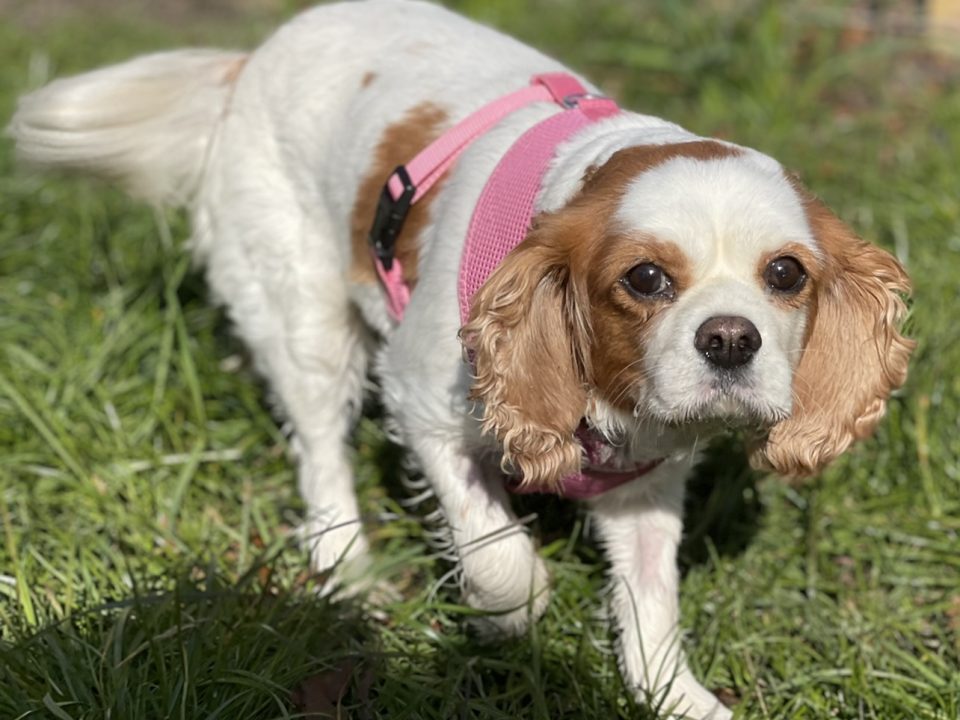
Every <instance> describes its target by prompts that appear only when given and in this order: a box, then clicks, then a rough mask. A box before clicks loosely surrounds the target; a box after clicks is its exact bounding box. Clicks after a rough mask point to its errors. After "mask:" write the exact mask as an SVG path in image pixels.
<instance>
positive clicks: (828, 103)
mask: <svg viewBox="0 0 960 720" xmlns="http://www.w3.org/2000/svg"><path fill="white" fill-rule="evenodd" d="M450 4H452V5H453V6H455V7H458V8H459V9H461V10H463V11H464V12H466V13H468V14H470V15H472V16H474V17H477V18H479V19H481V20H484V21H486V22H489V23H492V24H494V25H496V26H498V27H501V28H503V29H504V30H506V31H509V32H511V33H513V34H515V35H517V36H519V37H521V38H522V39H524V40H526V41H528V42H530V43H532V44H534V45H537V46H539V47H542V48H544V49H545V50H547V51H549V52H551V53H552V54H555V55H557V56H559V57H561V58H562V59H564V60H565V61H567V62H568V63H569V64H571V65H572V66H574V67H576V68H578V69H581V70H584V71H587V72H588V73H589V74H590V75H591V76H592V77H594V78H595V79H597V80H598V81H599V82H600V83H601V84H602V85H603V86H604V87H605V88H606V89H607V91H608V92H610V93H611V94H614V95H615V96H617V97H618V98H619V99H620V100H622V101H623V104H625V105H627V106H629V107H632V108H634V109H638V110H641V111H644V112H650V113H653V114H657V115H661V116H664V117H667V118H669V119H671V120H674V121H676V122H679V123H681V124H683V125H685V126H687V127H688V128H690V129H692V130H694V131H696V132H698V133H701V134H704V135H717V136H720V137H723V138H727V139H730V140H734V141H736V142H739V143H742V144H745V145H751V146H754V147H757V148H758V149H760V150H763V151H765V152H767V153H769V154H771V155H773V156H775V157H777V158H779V159H780V160H781V161H782V162H783V163H784V164H785V165H786V166H788V167H790V168H793V169H795V170H796V171H798V172H799V173H800V174H801V176H802V177H803V178H804V179H805V181H806V182H807V184H808V185H810V186H811V187H812V188H813V189H814V190H815V191H816V192H817V193H818V194H819V195H821V196H822V197H823V198H824V199H825V200H826V201H827V202H828V203H829V204H831V205H832V206H833V207H834V208H835V209H836V210H837V211H838V212H839V213H840V214H841V215H842V216H843V217H844V218H846V219H847V220H848V221H849V222H850V223H851V224H852V225H853V226H854V227H855V228H856V229H857V230H858V231H859V232H861V233H862V234H863V235H865V236H866V237H868V238H870V239H871V240H872V241H874V242H876V243H879V244H880V245H883V246H884V247H887V248H888V249H891V250H892V251H894V252H895V253H896V254H897V255H898V257H899V258H900V259H901V260H902V261H903V262H904V263H905V265H906V266H907V268H908V270H909V272H910V274H911V276H912V278H913V281H914V285H915V292H914V299H913V303H912V308H913V309H912V314H911V317H910V320H909V328H910V333H911V334H912V335H913V336H914V337H915V338H916V339H917V340H918V342H919V346H918V349H917V352H916V354H915V356H914V362H913V364H912V368H911V374H910V379H909V381H908V383H907V386H906V387H905V388H904V390H903V391H902V392H900V393H899V394H898V395H897V396H896V397H895V398H894V399H893V400H892V402H891V403H890V410H889V414H888V416H887V419H886V420H885V421H884V423H883V424H882V425H881V427H880V429H879V431H878V432H877V434H876V436H875V437H874V438H873V439H872V440H870V441H869V442H866V443H863V444H862V445H860V446H858V447H857V448H856V450H854V451H853V452H851V453H849V454H848V455H847V456H845V457H844V458H843V459H842V460H840V461H839V462H837V463H836V464H835V465H834V466H833V467H832V468H831V469H830V470H828V471H827V472H826V473H824V474H823V475H822V476H820V477H817V478H815V479H813V480H810V481H808V482H806V483H803V484H800V485H790V484H787V483H785V482H783V481H781V480H778V479H777V478H774V477H765V476H762V475H759V474H757V473H754V472H752V471H750V470H749V469H748V468H747V467H746V464H745V461H744V460H743V457H742V452H741V450H740V448H739V446H738V444H737V443H736V442H735V441H732V442H725V443H722V444H719V445H717V446H716V447H715V448H713V449H712V451H711V452H710V454H709V456H708V458H707V460H706V461H705V462H704V464H703V466H702V467H701V469H700V470H699V471H698V473H697V477H696V480H695V482H694V485H693V492H692V493H691V495H690V501H689V514H688V525H687V538H686V541H685V544H684V548H683V552H682V561H683V571H684V581H683V587H682V596H681V597H682V612H683V622H684V626H685V627H686V628H687V629H688V631H689V632H688V641H689V652H690V656H691V663H692V665H693V666H694V668H695V671H696V673H697V674H698V675H699V676H700V677H701V678H703V679H704V681H705V683H706V685H707V686H708V687H710V688H712V689H714V690H716V691H718V692H719V693H721V696H722V697H723V698H724V699H725V700H726V701H728V702H731V703H735V704H736V708H737V717H738V718H875V719H877V720H896V719H897V718H904V719H909V720H914V719H917V718H945V719H948V720H957V718H960V462H958V460H960V375H958V373H957V372H956V370H957V368H960V321H958V316H960V290H958V283H957V278H958V277H960V58H957V57H956V56H955V57H954V59H952V60H951V59H950V58H948V57H946V56H934V55H931V54H930V53H928V52H926V51H924V49H923V44H922V41H921V39H920V38H918V37H917V36H916V35H915V34H911V33H899V34H898V33H894V32H884V33H881V34H880V35H879V36H877V37H874V38H872V39H869V40H866V41H865V40H864V38H862V37H859V36H858V34H857V33H853V32H850V31H849V30H847V31H844V30H843V28H842V27H841V26H842V25H843V22H842V21H843V19H844V18H849V13H848V12H846V11H845V10H844V7H845V6H843V5H836V4H827V5H821V4H812V3H804V2H792V3H778V2H773V1H772V0H766V1H761V0H749V1H748V0H733V1H732V2H713V3H699V4H698V3H692V2H689V3H687V2H684V3H678V2H673V1H672V0H647V1H645V2H638V1H636V0H631V1H626V0H625V1H622V2H613V1H612V0H593V1H592V2H590V3H586V2H577V1H576V0H531V1H530V2H525V3H517V2H510V1H509V0H497V1H496V2H489V1H481V0H458V1H457V2H453V3H450ZM288 5H289V7H286V8H281V9H280V10H276V11H271V10H269V9H266V10H264V9H261V10H259V11H258V13H259V14H257V16H256V18H255V19H254V20H250V21H241V18H239V17H237V16H236V15H233V16H230V17H228V18H224V19H222V20H220V21H217V19H216V18H215V17H213V16H211V15H205V16H204V17H203V18H201V19H200V20H197V21H195V22H190V23H185V24H181V25H180V27H179V28H178V27H175V26H174V25H172V24H164V22H163V21H161V20H157V19H145V18H135V17H133V14H132V13H129V12H128V13H123V12H122V11H116V10H113V11H111V12H110V13H104V12H97V13H89V14H83V13H79V14H75V15H74V16H72V17H70V18H56V17H46V18H44V19H43V20H42V22H40V21H37V20H36V19H33V20H31V23H32V24H31V25H30V26H29V27H30V28H31V29H30V30H29V31H26V30H25V29H24V27H25V26H24V25H23V21H22V20H14V19H2V18H0V122H3V121H5V119H6V118H8V117H9V116H10V114H11V112H12V109H13V106H14V102H15V98H16V96H17V94H19V93H20V92H23V91H26V90H28V89H31V88H33V87H35V86H37V85H38V84H40V83H42V82H43V81H45V80H47V79H49V78H50V77H52V76H53V75H57V74H63V73H69V72H75V71H79V70H82V69H86V68H89V67H92V66H94V65H96V64H100V63H105V62H110V61H116V60H120V59H123V58H126V57H128V56H129V55H132V54H135V53H139V52H144V51H147V50H153V49H158V48H166V47H175V46H179V45H184V44H229V45H239V46H248V47H249V46H253V45H254V44H255V43H256V41H257V39H258V38H261V37H263V36H264V35H265V34H266V33H267V32H268V30H269V28H270V27H271V26H272V25H274V24H276V23H278V22H279V21H280V20H282V19H283V18H284V17H288V16H289V15H290V14H292V12H293V11H294V10H295V9H296V8H294V7H293V4H291V3H288ZM251 6H252V5H251ZM694 8H697V9H696V10H694ZM180 19H181V20H182V19H183V18H180ZM167 22H168V23H169V19H168V21H167ZM38 23H39V24H38ZM957 44H958V45H960V39H958V40H957ZM187 235H188V228H187V226H186V223H185V221H184V218H183V217H182V216H180V215H178V214H175V213H169V214H160V213H155V212H153V211H151V210H149V209H148V208H144V207H141V206H138V205H136V204H134V203H131V202H129V201H127V200H126V199H125V198H123V197H122V196H121V195H120V194H118V193H116V192H115V191H113V190H111V189H109V188H105V187H103V186H100V185H95V184H92V183H86V182H81V181H76V180H63V179H50V178H41V177H37V176H34V175H31V174H30V173H27V172H22V171H20V172H18V171H16V170H15V167H14V161H13V157H12V152H11V148H10V143H9V142H8V141H2V142H0V718H2V719H3V720H6V719H7V718H10V719H13V718H59V719H66V718H74V719H77V720H79V719H80V718H114V719H116V720H133V719H134V718H136V719H140V718H143V719H150V720H152V719H154V718H190V719H193V718H224V717H227V718H242V719H243V720H247V719H254V718H256V719H260V718H284V717H297V716H299V717H302V716H303V715H297V713H298V712H301V711H304V710H306V711H312V712H315V713H322V712H324V711H326V712H328V713H330V714H332V713H335V712H339V713H340V715H339V717H351V718H372V717H385V718H391V719H393V718H542V719H546V718H551V719H556V718H578V719H579V718H586V719H588V720H589V719H592V718H611V717H620V718H652V717H654V716H653V715H652V714H651V713H650V712H649V711H648V710H647V709H645V708H644V707H643V706H640V705H638V704H636V703H635V702H633V701H632V700H631V699H630V698H629V697H628V694H627V692H626V691H625V689H624V687H623V685H622V682H621V681H620V679H619V676H618V674H617V669H616V661H615V658H614V656H613V654H612V649H611V642H612V638H611V635H610V632H609V629H608V627H607V624H606V622H605V621H604V619H603V616H602V615H603V614H602V608H603V605H604V601H603V597H604V592H603V591H604V582H603V566H602V562H601V559H600V556H599V553H598V551H597V549H596V548H595V546H594V545H593V544H592V542H591V539H590V534H589V528H588V527H585V525H584V522H583V517H582V516H581V515H579V514H578V513H577V510H576V508H575V507H572V506H571V505H568V504H565V503H561V502H559V501H551V502H547V503H539V504H538V503H531V502H527V501H525V502H524V503H523V507H522V508H521V511H522V512H524V513H526V514H533V513H536V516H535V517H533V518H532V519H531V524H532V525H533V526H534V529H535V531H536V532H537V533H538V534H539V536H540V537H541V539H542V546H541V552H542V553H543V555H544V556H545V557H546V558H547V559H548V562H549V565H550V568H551V570H552V572H553V574H554V577H555V586H556V592H555V595H554V597H553V600H552V602H551V605H550V608H549V610H548V611H547V615H546V617H545V618H544V619H543V620H542V621H541V622H539V623H538V624H536V625H535V626H534V627H533V628H532V629H531V631H530V633H529V636H528V637H525V638H523V639H520V640H517V641H513V642H508V643H502V644H500V645H497V646H486V645H483V644H480V643H479V642H478V641H477V640H476V639H475V638H473V637H472V635H471V634H470V632H469V631H468V630H467V629H466V621H467V620H468V619H469V615H470V612H469V610H468V609H466V608H463V607H461V606H459V605H458V594H457V590H456V587H455V583H454V582H453V581H451V572H450V571H451V568H452V566H451V565H450V563H449V562H448V561H447V560H446V559H445V558H444V557H443V551H442V548H439V547H438V546H437V543H436V542H435V539H434V533H433V530H434V529H435V528H434V527H433V525H432V524H431V522H430V517H429V515H430V510H431V507H430V506H429V501H426V502H422V503H419V504H418V503H415V502H411V498H414V496H415V495H416V492H415V491H414V490H412V489H411V485H415V484H416V481H417V477H416V476H415V475H414V474H412V473H410V472H408V471H407V470H405V469H404V462H403V457H402V454H401V453H400V451H399V450H398V449H396V448H395V447H393V446H392V445H391V444H390V443H389V441H388V440H387V439H386V437H385V434H384V432H383V430H382V428H381V424H380V422H379V420H378V414H379V411H378V408H376V407H375V406H373V405H372V404H371V407H370V408H369V412H367V413H366V414H365V417H364V419H363V420H362V421H361V423H360V425H359V427H358V429H357V434H356V440H355V448H356V468H357V474H358V477H359V484H360V487H361V494H362V506H363V510H364V514H365V518H366V520H367V523H366V524H367V528H368V533H369V535H370V537H371V538H372V540H373V542H374V546H375V549H376V553H377V557H378V560H379V562H380V563H381V564H382V565H383V572H384V573H386V574H387V575H388V576H389V577H390V579H391V581H392V583H393V584H394V586H395V587H396V588H397V590H398V592H399V596H398V598H397V599H396V600H393V601H391V602H389V603H387V604H386V605H385V606H384V607H382V608H381V609H380V610H379V611H377V612H370V611H368V610H366V609H364V608H363V607H359V606H356V605H354V604H350V603H343V604H336V605H334V604H330V603H328V602H326V601H325V600H323V599H320V598H318V597H317V594H316V592H315V591H316V588H317V586H318V584H319V582H320V581H321V580H322V578H315V577H311V576H310V574H309V573H308V572H306V560H305V556H304V554H303V553H302V552H301V551H300V549H299V548H298V547H297V544H296V541H295V537H294V535H293V532H292V529H293V528H294V527H295V525H296V524H297V522H298V520H299V518H300V513H301V511H302V506H301V504H300V501H299V499H298V498H297V494H296V489H295V478H294V473H293V466H292V463H291V462H290V459H289V457H288V451H289V447H288V442H287V439H286V438H285V436H284V433H283V432H282V430H281V428H280V427H279V426H278V425H277V423H276V421H275V420H274V419H273V418H272V416H271V414H270V406H269V403H268V401H267V399H266V398H265V392H264V387H263V386H262V384H261V383H260V381H259V380H258V379H257V377H256V376H255V374H254V373H253V372H252V370H251V368H250V366H249V360H248V358H247V356H246V355H245V354H244V351H243V348H242V347H241V346H240V344H239V343H238V342H237V341H236V340H235V339H234V338H232V337H231V334H230V330H229V327H228V325H227V323H226V321H225V319H224V316H223V314H222V313H221V312H220V311H219V310H217V309H216V308H214V307H212V306H211V305H210V304H209V303H208V299H207V292H206V289H205V285H204V282H203V278H202V275H201V274H200V273H198V272H197V271H196V270H194V269H193V268H191V266H190V264H189V262H188V258H187V256H186V252H185V248H184V241H185V239H186V237H187ZM414 499H415V498H414ZM298 708H299V709H298ZM314 716H315V717H318V716H319V715H314Z"/></svg>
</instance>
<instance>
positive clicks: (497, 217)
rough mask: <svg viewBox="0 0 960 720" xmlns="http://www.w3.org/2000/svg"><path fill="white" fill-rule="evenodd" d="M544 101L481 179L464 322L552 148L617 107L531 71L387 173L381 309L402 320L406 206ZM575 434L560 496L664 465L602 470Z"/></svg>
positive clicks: (466, 267) (379, 262) (464, 284)
mask: <svg viewBox="0 0 960 720" xmlns="http://www.w3.org/2000/svg"><path fill="white" fill-rule="evenodd" d="M545 101H546V102H554V103H556V104H558V105H560V107H562V108H563V112H559V113H556V114H555V115H551V116H550V117H548V118H547V119H545V120H542V121H541V122H539V123H537V124H536V125H534V126H533V127H531V128H530V129H529V130H527V131H526V132H525V133H524V134H523V135H521V136H520V138H519V139H518V140H517V141H516V142H514V144H513V145H512V146H511V147H510V149H509V150H508V151H507V153H506V154H505V155H504V156H503V157H502V158H501V159H500V162H499V163H498V164H497V167H496V168H495V169H494V171H493V174H492V175H491V176H490V178H489V180H487V184H486V185H485V186H484V188H483V192H482V193H481V195H480V199H479V200H478V202H477V206H476V208H474V212H473V217H472V218H471V220H470V228H469V231H468V233H467V239H466V243H465V245H464V250H463V256H462V258H461V264H460V277H459V281H458V299H459V304H460V319H461V321H462V322H463V323H466V322H467V320H468V319H469V315H470V302H471V300H472V299H473V296H474V294H476V292H477V291H478V290H479V289H480V287H481V286H482V285H483V283H484V282H486V280H487V278H488V277H489V276H490V274H491V273H492V272H493V270H494V268H496V267H497V265H499V264H500V262H501V261H502V260H503V258H504V257H506V255H507V253H509V252H510V251H511V250H513V248H514V247H516V246H517V245H518V244H520V242H521V241H522V240H523V238H524V236H525V235H526V234H527V231H528V230H529V228H530V222H531V220H532V219H533V212H534V201H535V200H536V196H537V193H538V192H539V190H540V186H541V184H542V182H543V176H544V174H545V173H546V171H547V166H548V165H549V163H550V160H551V159H552V158H553V156H554V154H555V152H556V149H557V146H558V145H560V143H562V142H563V141H564V140H566V139H568V138H569V137H571V136H572V135H573V134H574V133H575V132H577V131H578V130H580V129H582V128H584V127H586V126H588V125H590V124H591V123H594V122H596V121H598V120H602V119H603V118H606V117H610V116H612V115H615V114H617V113H619V112H620V109H619V108H618V107H617V104H616V103H615V102H613V101H612V100H610V99H608V98H604V97H597V96H594V95H591V94H590V93H589V92H588V91H587V89H586V88H585V87H584V86H583V85H582V84H581V83H580V82H579V81H578V80H577V79H576V78H574V77H573V76H571V75H568V74H566V73H548V74H544V75H536V76H534V77H533V78H532V79H531V84H530V85H529V86H528V87H525V88H522V89H521V90H517V91H515V92H513V93H510V94H509V95H504V96H503V97H501V98H499V99H497V100H494V101H493V102H491V103H489V104H487V105H485V106H483V107H482V108H480V109H479V110H477V111H476V112H474V113H473V114H471V115H469V116H468V117H467V118H465V119H464V120H462V121H460V122H459V123H457V124H456V125H455V126H454V127H452V128H451V129H450V130H448V131H447V132H446V133H444V134H443V135H442V136H441V137H440V138H438V139H437V140H435V141H434V142H433V143H431V144H430V145H428V146H427V147H426V148H425V149H424V150H422V151H421V152H420V153H419V154H418V155H417V156H416V157H415V158H413V160H411V161H410V162H409V163H408V164H407V165H406V166H402V165H401V166H400V167H398V168H397V169H396V170H395V171H394V172H393V174H392V175H391V176H390V177H389V179H388V180H387V183H386V185H385V186H384V188H383V192H382V194H381V197H380V203H379V205H378V207H377V213H376V217H375V218H374V223H373V227H372V229H371V231H370V243H371V247H372V250H373V254H374V264H375V265H376V268H377V274H378V275H379V277H380V280H381V282H382V284H383V287H384V290H385V291H386V295H387V307H388V309H389V311H390V314H391V316H392V317H393V318H394V319H395V320H397V321H399V320H401V319H402V318H403V311H404V310H405V308H406V306H407V303H408V302H409V301H410V289H409V287H407V285H406V283H405V282H404V281H403V270H402V268H401V267H400V262H399V260H397V259H396V258H395V257H394V254H393V252H394V243H395V242H396V238H397V236H398V235H399V234H400V230H401V229H402V227H403V221H404V219H405V218H406V214H407V212H408V211H409V209H410V206H411V205H413V204H414V203H416V202H417V201H418V200H419V199H420V198H421V197H423V195H424V194H425V193H426V192H427V191H428V190H429V189H430V188H431V187H432V186H433V184H434V183H435V182H436V181H437V180H438V179H439V178H440V177H441V176H442V175H443V173H444V172H446V170H447V169H448V168H449V167H450V166H451V165H452V164H453V163H454V162H455V161H456V159H457V158H458V157H459V156H460V153H462V152H463V151H464V150H465V149H466V148H467V147H468V146H469V145H470V143H471V142H473V141H474V140H475V139H477V138H478V137H480V136H481V135H482V134H483V133H485V132H486V131H487V130H489V129H490V128H492V127H493V126H494V125H496V124H497V123H498V122H500V120H502V119H503V118H504V117H506V116H507V115H509V114H510V113H512V112H514V111H516V110H518V109H520V108H521V107H524V106H526V105H529V104H531V103H534V102H545ZM577 436H578V438H579V439H580V441H581V444H582V445H583V446H584V452H585V454H586V458H585V459H586V467H585V468H584V469H583V470H581V472H579V473H576V474H574V475H571V476H569V477H566V478H564V480H563V483H562V487H561V489H560V491H559V494H560V495H562V496H563V497H567V498H572V499H576V500H584V499H588V498H592V497H596V496H597V495H600V494H601V493H604V492H606V491H608V490H612V489H613V488H615V487H617V486H619V485H623V484H624V483H626V482H629V481H630V480H633V479H635V478H638V477H640V476H641V475H645V474H646V473H648V472H650V471H651V470H653V469H654V468H656V467H657V466H658V465H659V464H660V463H661V462H662V458H660V459H657V460H652V461H650V462H647V463H644V464H642V465H636V466H634V467H633V468H631V469H629V470H614V469H609V468H608V467H605V463H606V462H607V460H606V459H604V460H600V459H599V457H600V456H599V454H598V453H597V448H599V447H600V445H601V441H600V439H599V438H598V436H597V435H596V433H591V432H590V431H588V430H586V428H585V427H581V428H580V429H579V430H578V431H577ZM607 447H609V446H607ZM608 454H609V453H608ZM507 487H508V489H510V490H511V491H513V492H518V493H524V492H530V491H529V490H524V489H522V488H520V487H519V484H517V483H515V482H512V481H511V482H508V483H507Z"/></svg>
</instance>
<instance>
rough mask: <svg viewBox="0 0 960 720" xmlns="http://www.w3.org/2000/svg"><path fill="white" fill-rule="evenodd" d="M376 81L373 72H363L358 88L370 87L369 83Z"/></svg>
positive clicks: (375, 75)
mask: <svg viewBox="0 0 960 720" xmlns="http://www.w3.org/2000/svg"><path fill="white" fill-rule="evenodd" d="M376 79H377V74H376V73H375V72H365V73H364V74H363V78H361V80H360V87H362V88H367V87H370V83H372V82H373V81H374V80H376Z"/></svg>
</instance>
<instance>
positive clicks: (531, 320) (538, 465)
mask: <svg viewBox="0 0 960 720" xmlns="http://www.w3.org/2000/svg"><path fill="white" fill-rule="evenodd" d="M551 220H553V221H552V222H551ZM558 224H560V223H558V222H557V221H556V219H555V218H551V219H547V221H546V222H541V223H538V227H537V229H535V230H533V231H531V232H530V234H529V235H528V236H527V237H526V238H525V239H524V241H523V242H522V243H520V244H519V245H518V246H517V247H516V248H515V249H514V250H513V251H512V252H510V254H508V255H507V257H506V258H505V259H504V261H503V262H502V263H501V264H500V266H499V267H498V268H497V270H496V271H495V272H494V273H493V274H492V275H491V276H490V278H489V279H488V280H487V281H486V283H485V284H484V285H483V287H482V288H481V289H480V291H479V292H478V293H477V295H476V296H475V297H474V300H473V304H472V308H471V313H470V322H469V323H468V324H467V325H466V326H465V327H464V328H463V331H462V333H461V336H462V338H463V341H464V345H465V346H466V347H467V348H468V349H469V350H470V351H471V352H472V355H473V363H474V368H475V373H476V377H475V381H474V383H473V387H472V389H471V398H472V399H475V400H478V401H480V402H482V403H483V430H484V432H486V433H490V434H493V435H495V436H496V438H497V439H498V440H499V441H500V443H501V445H502V447H503V461H504V462H503V465H504V469H505V470H507V471H512V472H516V473H518V474H519V475H520V477H521V482H522V484H523V485H524V486H529V487H537V488H542V489H545V490H548V489H553V488H555V487H556V486H557V485H558V483H559V482H560V481H561V480H562V479H563V477H565V476H566V475H569V474H570V473H573V472H576V471H578V470H579V469H580V462H581V446H580V443H579V442H578V441H577V439H576V438H575V437H574V432H575V430H576V428H577V426H578V424H579V423H580V419H581V418H582V417H583V415H584V412H585V410H586V405H587V390H586V383H585V377H586V374H587V367H586V362H587V360H586V357H587V352H586V347H585V345H586V342H587V337H588V336H589V329H588V326H587V322H588V321H587V320H586V316H585V314H584V312H583V310H584V308H585V306H584V305H583V302H582V299H581V298H582V293H581V292H579V291H578V289H577V288H576V287H575V282H574V280H573V278H572V277H571V273H570V267H569V258H568V257H567V254H566V251H565V249H564V247H565V246H564V243H563V242H562V241H561V240H560V239H559V238H558V236H557V232H556V227H557V226H558Z"/></svg>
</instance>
